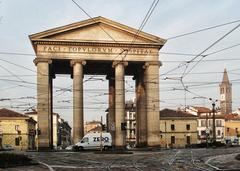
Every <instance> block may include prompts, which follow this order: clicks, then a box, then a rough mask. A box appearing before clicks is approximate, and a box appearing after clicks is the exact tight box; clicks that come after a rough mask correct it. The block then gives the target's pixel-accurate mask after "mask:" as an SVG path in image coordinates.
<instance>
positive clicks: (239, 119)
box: [225, 114, 240, 139]
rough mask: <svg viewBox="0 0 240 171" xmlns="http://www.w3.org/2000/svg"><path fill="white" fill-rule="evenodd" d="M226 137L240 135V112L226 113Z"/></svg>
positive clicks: (230, 137)
mask: <svg viewBox="0 0 240 171" xmlns="http://www.w3.org/2000/svg"><path fill="white" fill-rule="evenodd" d="M225 136H226V139H232V138H236V137H240V116H239V115H238V114H228V115H225Z"/></svg>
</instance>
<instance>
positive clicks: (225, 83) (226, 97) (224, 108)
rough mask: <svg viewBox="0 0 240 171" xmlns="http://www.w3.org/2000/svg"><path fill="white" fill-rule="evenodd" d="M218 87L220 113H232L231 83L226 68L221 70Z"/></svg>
mask: <svg viewBox="0 0 240 171" xmlns="http://www.w3.org/2000/svg"><path fill="white" fill-rule="evenodd" d="M219 87H220V108H221V114H229V113H232V84H231V83H230V82H229V79H228V74H227V70H226V68H225V69H224V72H223V79H222V83H221V84H220V85H219Z"/></svg>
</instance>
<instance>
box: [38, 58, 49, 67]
mask: <svg viewBox="0 0 240 171" xmlns="http://www.w3.org/2000/svg"><path fill="white" fill-rule="evenodd" d="M39 62H46V63H48V64H51V63H52V60H51V59H46V58H35V59H34V60H33V63H34V64H35V65H36V66H37V64H38V63H39Z"/></svg>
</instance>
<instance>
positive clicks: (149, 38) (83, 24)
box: [29, 17, 166, 46]
mask: <svg viewBox="0 0 240 171" xmlns="http://www.w3.org/2000/svg"><path fill="white" fill-rule="evenodd" d="M99 23H101V24H104V25H105V26H107V27H111V28H114V29H115V30H116V31H119V32H121V33H125V34H128V35H131V36H132V37H134V35H136V33H137V32H138V30H137V29H134V28H131V27H129V26H126V25H123V24H120V23H118V22H115V21H112V20H109V19H106V18H103V17H95V18H92V19H88V20H84V21H80V22H76V23H73V24H69V25H65V26H62V27H57V28H54V29H50V30H46V31H43V32H39V33H36V34H32V35H30V36H29V38H30V40H31V41H32V43H34V42H35V41H36V40H40V39H41V40H45V41H49V40H48V39H49V38H50V39H51V37H53V36H55V35H60V34H68V33H69V32H70V31H72V30H77V29H85V28H86V29H87V27H88V26H93V25H96V24H99ZM137 37H138V38H139V39H140V38H141V39H143V40H145V41H146V42H144V41H143V43H153V44H156V45H162V46H163V45H164V44H165V42H166V40H165V39H162V38H160V37H157V36H154V35H151V34H148V33H145V32H139V34H138V36H137ZM64 41H65V40H64ZM71 41H73V40H71ZM76 41H80V40H76ZM81 41H82V40H81ZM65 42H67V40H66V41H65ZM114 42H115V43H116V42H117V43H122V42H121V41H120V42H119V41H114ZM135 43H138V42H137V41H136V42H132V44H135Z"/></svg>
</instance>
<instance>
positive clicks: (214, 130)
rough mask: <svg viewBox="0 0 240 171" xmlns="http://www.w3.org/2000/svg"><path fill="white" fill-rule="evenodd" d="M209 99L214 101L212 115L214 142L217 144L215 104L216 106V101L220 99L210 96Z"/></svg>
mask: <svg viewBox="0 0 240 171" xmlns="http://www.w3.org/2000/svg"><path fill="white" fill-rule="evenodd" d="M209 100H210V101H211V102H212V113H213V117H212V119H213V129H212V130H213V131H212V132H213V144H215V143H216V125H215V120H216V119H215V106H216V102H217V101H218V100H213V99H212V98H209Z"/></svg>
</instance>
